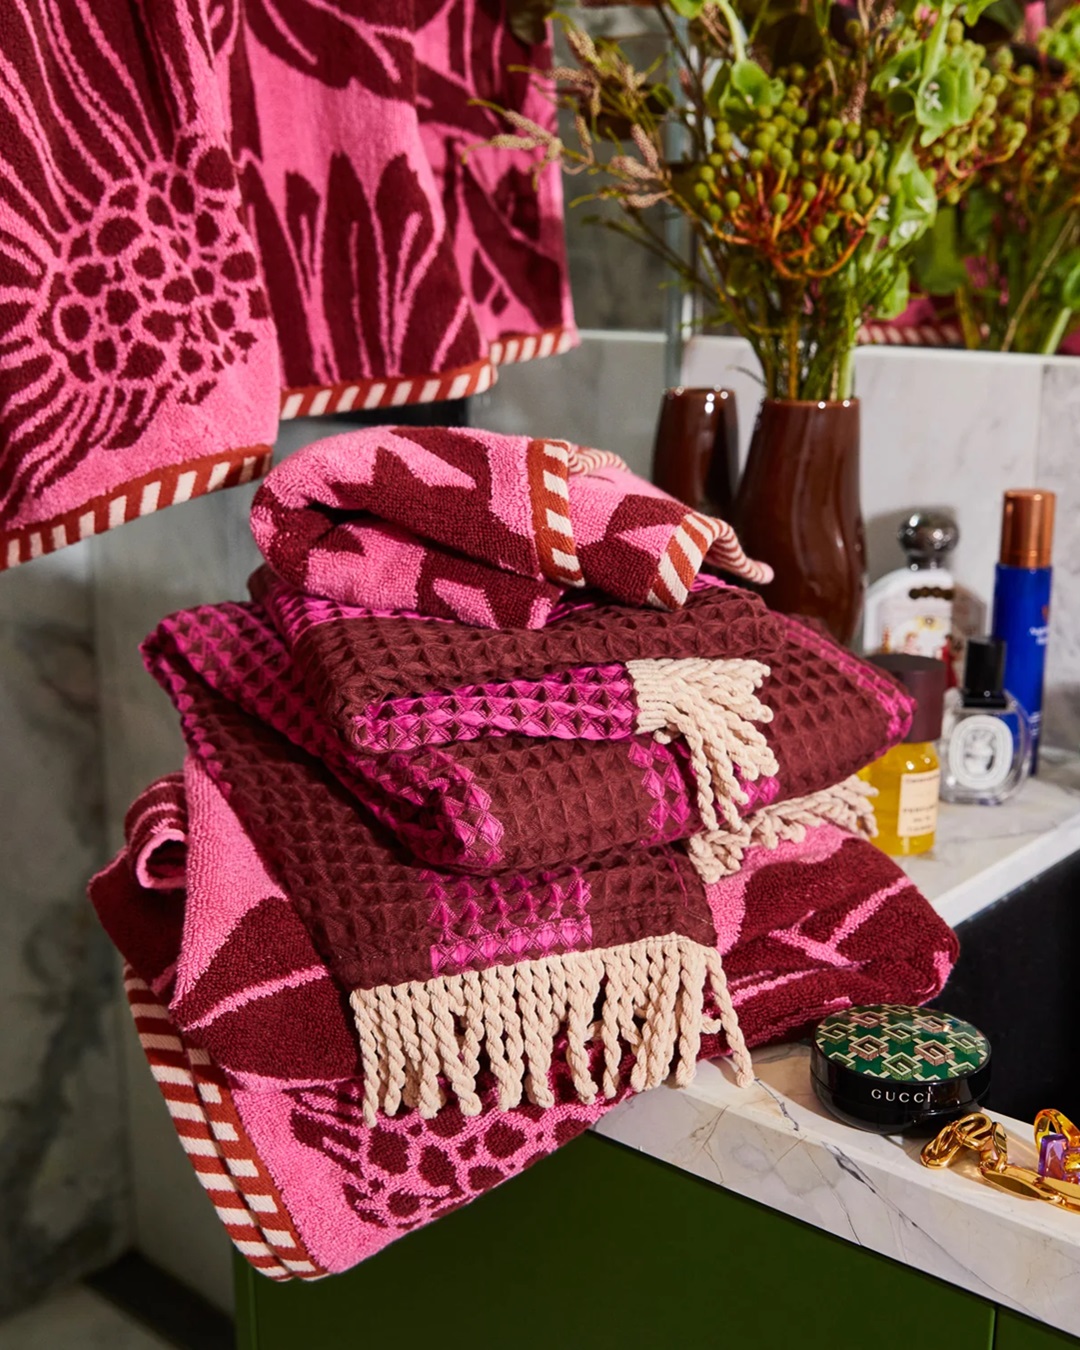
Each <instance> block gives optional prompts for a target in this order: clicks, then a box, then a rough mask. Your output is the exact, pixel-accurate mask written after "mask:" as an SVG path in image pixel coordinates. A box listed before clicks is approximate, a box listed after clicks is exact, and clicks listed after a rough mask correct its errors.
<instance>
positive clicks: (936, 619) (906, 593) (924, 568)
mask: <svg viewBox="0 0 1080 1350" xmlns="http://www.w3.org/2000/svg"><path fill="white" fill-rule="evenodd" d="M896 537H897V539H898V540H899V541H900V547H901V548H902V549H903V550H904V557H905V559H906V565H905V566H904V567H898V568H897V569H896V571H894V572H889V573H888V574H887V575H886V576H883V577H882V578H881V579H880V580H879V581H875V582H874V584H873V585H872V586H871V587H870V589H869V590H868V591H867V593H866V611H865V618H864V621H863V651H865V652H867V653H871V652H909V653H911V654H912V655H913V656H932V657H934V658H935V659H936V660H938V661H945V662H946V663H947V662H948V660H949V638H950V636H951V634H952V627H953V599H954V595H955V589H954V584H953V578H952V573H951V572H950V571H949V566H948V559H949V555H950V554H951V553H952V551H953V549H954V548H955V547H956V544H957V541H958V540H959V538H960V531H959V530H958V529H957V527H956V521H955V520H954V519H953V517H952V516H951V515H950V514H949V513H948V512H947V511H916V512H914V513H913V514H912V515H910V516H908V517H907V519H906V520H904V521H903V522H902V523H901V525H900V528H899V529H898V530H897V532H896Z"/></svg>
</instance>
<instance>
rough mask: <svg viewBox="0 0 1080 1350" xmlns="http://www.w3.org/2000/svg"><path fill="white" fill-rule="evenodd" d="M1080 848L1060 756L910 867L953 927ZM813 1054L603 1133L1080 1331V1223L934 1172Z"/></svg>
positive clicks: (944, 826) (782, 1056)
mask: <svg viewBox="0 0 1080 1350" xmlns="http://www.w3.org/2000/svg"><path fill="white" fill-rule="evenodd" d="M1078 849H1080V757H1074V756H1066V755H1062V754H1054V753H1052V752H1047V753H1046V755H1045V758H1044V761H1043V764H1042V766H1041V767H1040V775H1039V778H1038V779H1033V780H1031V781H1030V782H1028V783H1026V784H1025V785H1024V787H1023V789H1022V790H1021V791H1020V793H1019V794H1018V795H1017V797H1016V798H1015V799H1014V800H1013V801H1012V802H1009V803H1007V804H1006V805H1004V806H1001V807H996V808H995V807H960V806H947V805H945V804H943V805H942V812H941V816H940V818H939V823H938V835H937V846H936V848H935V850H934V853H933V855H928V856H926V857H922V858H913V859H910V860H909V861H908V862H907V864H906V870H907V871H908V873H909V874H910V876H911V877H912V879H913V880H914V881H915V882H916V884H917V885H918V886H919V887H920V889H921V890H922V891H923V893H924V894H925V895H926V896H927V897H928V898H929V899H930V900H931V902H932V903H933V905H934V907H935V909H937V910H938V912H939V913H941V914H942V916H943V917H944V918H945V919H946V920H947V921H948V922H949V923H952V924H957V923H960V922H962V921H963V920H964V919H966V918H970V917H971V916H972V915H974V914H976V913H978V912H979V911H980V910H981V909H984V908H986V906H988V905H991V904H993V903H994V902H995V901H996V900H999V899H1001V898H1002V897H1003V896H1005V895H1007V894H1008V893H1009V891H1011V890H1013V889H1014V888H1015V887H1017V886H1019V885H1021V884H1023V883H1024V882H1025V881H1028V880H1030V879H1031V878H1032V877H1035V876H1038V875H1039V874H1040V873H1041V872H1043V871H1045V870H1046V869H1047V868H1048V867H1052V866H1053V865H1054V863H1056V862H1058V861H1059V860H1060V859H1062V858H1064V857H1067V856H1068V855H1069V854H1070V853H1073V852H1075V851H1077V850H1078ZM809 1060H810V1052H809V1048H808V1047H807V1046H806V1045H784V1046H775V1047H771V1048H769V1049H766V1050H763V1051H758V1052H756V1053H755V1055H754V1067H755V1071H756V1074H757V1081H756V1082H755V1084H754V1086H753V1087H752V1088H749V1089H747V1090H745V1091H740V1090H739V1089H738V1088H737V1087H736V1086H735V1084H734V1080H733V1078H732V1076H731V1073H730V1070H729V1069H728V1067H727V1066H726V1065H718V1064H703V1065H701V1066H700V1067H699V1070H698V1074H697V1077H696V1078H695V1080H694V1082H693V1083H692V1084H691V1085H690V1087H688V1088H684V1089H674V1088H666V1087H665V1088H659V1089H657V1090H656V1091H654V1092H648V1093H645V1094H644V1095H643V1096H641V1097H635V1098H633V1099H632V1100H630V1101H628V1102H626V1103H624V1104H623V1105H622V1106H620V1107H619V1108H617V1109H616V1110H615V1111H613V1112H611V1114H610V1115H608V1116H606V1117H605V1118H604V1119H603V1120H602V1121H600V1122H599V1124H598V1125H596V1126H595V1127H594V1128H595V1129H596V1130H597V1132H598V1133H599V1134H603V1135H605V1136H607V1137H608V1138H610V1139H614V1140H617V1141H618V1142H619V1143H622V1144H625V1145H628V1146H630V1147H632V1148H638V1149H640V1150H641V1151H642V1152H644V1153H647V1154H649V1155H650V1156H652V1157H654V1158H659V1159H661V1160H662V1161H664V1162H667V1163H671V1164H672V1165H674V1166H676V1167H681V1168H683V1169H684V1170H685V1171H687V1172H692V1173H693V1174H694V1175H695V1176H698V1177H701V1178H703V1179H704V1180H706V1181H711V1182H714V1183H715V1184H716V1185H718V1186H724V1187H727V1188H728V1189H730V1190H733V1191H735V1192H737V1193H738V1194H740V1195H745V1196H748V1197H749V1198H750V1199H753V1200H757V1201H759V1202H760V1203H762V1204H765V1205H770V1206H771V1207H772V1208H774V1209H778V1210H781V1211H782V1212H783V1213H785V1214H788V1215H790V1216H791V1217H793V1218H796V1219H801V1220H803V1221H804V1222H806V1223H810V1224H813V1225H814V1226H815V1227H816V1228H821V1229H824V1230H825V1231H827V1232H829V1233H833V1234H835V1235H836V1236H838V1237H842V1238H846V1239H847V1240H848V1241H851V1242H856V1243H858V1244H859V1245H860V1246H863V1247H868V1248H870V1249H871V1250H873V1251H876V1252H880V1253H881V1254H882V1255H884V1256H889V1257H892V1258H893V1259H895V1260H897V1261H903V1262H905V1263H906V1264H907V1265H910V1266H913V1267H916V1268H917V1269H919V1270H923V1271H926V1272H927V1273H929V1274H932V1275H936V1276H937V1277H938V1278H940V1279H943V1280H947V1281H949V1282H950V1283H951V1284H955V1285H958V1286H960V1287H961V1288H964V1289H968V1290H970V1291H971V1292H972V1293H975V1294H978V1295H980V1296H982V1297H983V1298H986V1299H990V1300H991V1301H993V1302H995V1303H999V1304H1002V1305H1004V1306H1006V1307H1009V1308H1013V1309H1015V1310H1016V1311H1018V1312H1021V1313H1025V1314H1027V1315H1028V1316H1030V1317H1034V1318H1037V1319H1039V1320H1040V1321H1042V1322H1046V1323H1048V1324H1049V1325H1051V1326H1055V1327H1058V1328H1059V1329H1061V1330H1062V1331H1067V1332H1070V1333H1072V1334H1073V1335H1077V1336H1080V1214H1072V1213H1067V1212H1064V1211H1061V1210H1057V1209H1055V1208H1054V1207H1053V1206H1051V1205H1047V1204H1044V1203H1042V1202H1040V1201H1037V1200H1025V1199H1021V1198H1019V1197H1016V1196H1011V1195H1008V1194H1006V1193H1005V1192H1002V1191H998V1190H995V1189H994V1188H993V1187H991V1186H987V1185H986V1184H985V1183H983V1182H982V1181H981V1180H979V1178H978V1176H977V1173H975V1172H974V1169H973V1168H971V1167H970V1166H969V1165H964V1164H960V1165H956V1166H954V1167H952V1168H950V1169H948V1170H945V1171H933V1172H931V1171H929V1170H927V1169H926V1168H924V1167H922V1166H921V1165H920V1164H919V1162H918V1154H919V1149H920V1147H921V1141H917V1140H905V1139H903V1138H901V1137H893V1136H882V1135H877V1134H870V1133H868V1132H865V1131H861V1130H855V1129H852V1128H850V1127H849V1126H847V1125H844V1124H842V1123H841V1122H840V1121H837V1120H834V1119H833V1117H831V1116H830V1115H828V1114H827V1113H826V1111H825V1110H824V1108H823V1107H822V1106H821V1104H820V1103H819V1102H818V1100H817V1098H816V1096H815V1095H814V1092H813V1089H812V1087H811V1085H810V1068H809ZM992 1114H994V1115H995V1117H996V1119H998V1120H1000V1121H1001V1122H1002V1123H1003V1124H1004V1125H1005V1128H1006V1130H1007V1131H1008V1134H1009V1138H1010V1157H1011V1158H1013V1159H1014V1161H1016V1162H1018V1163H1021V1164H1023V1165H1027V1166H1033V1165H1034V1146H1033V1144H1032V1142H1031V1125H1030V1123H1026V1124H1025V1123H1023V1122H1020V1121H1015V1120H1011V1119H1010V1118H1009V1117H1007V1116H1003V1115H1001V1114H1000V1113H996V1112H995V1113H992Z"/></svg>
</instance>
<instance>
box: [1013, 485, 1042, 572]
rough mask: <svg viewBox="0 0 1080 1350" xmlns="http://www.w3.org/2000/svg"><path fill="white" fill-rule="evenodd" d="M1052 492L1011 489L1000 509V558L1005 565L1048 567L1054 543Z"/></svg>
mask: <svg viewBox="0 0 1080 1350" xmlns="http://www.w3.org/2000/svg"><path fill="white" fill-rule="evenodd" d="M1054 502H1055V497H1054V494H1053V493H1052V492H1044V491H1043V490H1042V489H1041V488H1010V489H1009V491H1008V492H1006V494H1005V504H1004V506H1003V508H1002V512H1001V561H1002V562H1003V563H1004V564H1005V566H1006V567H1049V566H1050V551H1051V548H1052V547H1053V543H1054Z"/></svg>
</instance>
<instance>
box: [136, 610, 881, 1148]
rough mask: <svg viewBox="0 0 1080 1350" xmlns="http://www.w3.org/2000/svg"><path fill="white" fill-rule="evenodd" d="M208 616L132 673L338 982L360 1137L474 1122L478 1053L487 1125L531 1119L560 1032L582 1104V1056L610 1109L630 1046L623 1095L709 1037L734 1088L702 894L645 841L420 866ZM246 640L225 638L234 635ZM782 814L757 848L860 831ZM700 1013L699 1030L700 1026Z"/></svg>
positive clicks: (254, 663)
mask: <svg viewBox="0 0 1080 1350" xmlns="http://www.w3.org/2000/svg"><path fill="white" fill-rule="evenodd" d="M213 612H214V609H213V608H212V607H211V608H209V609H208V610H205V611H198V612H196V619H197V620H198V616H199V615H203V616H205V615H206V614H208V613H213ZM218 612H219V613H220V612H224V613H225V615H226V618H225V619H224V620H222V623H221V625H220V626H219V628H218V629H215V628H214V627H213V626H212V625H210V624H207V623H206V622H205V618H204V620H203V621H202V622H201V623H200V622H196V623H195V624H194V625H188V626H187V627H188V631H187V634H186V636H184V634H183V629H184V627H185V626H184V625H182V624H181V625H177V624H176V623H167V624H165V625H163V626H162V628H161V629H159V631H158V633H157V634H156V635H155V636H154V637H153V638H152V639H151V640H150V641H149V642H148V644H147V647H146V653H147V658H148V663H149V665H150V667H151V669H152V671H153V673H154V674H155V675H156V677H157V678H158V679H159V681H160V682H161V683H162V685H163V686H164V687H165V688H166V689H167V691H168V692H169V693H170V695H171V697H172V698H173V701H174V703H175V704H176V706H177V707H178V709H179V711H180V713H181V721H182V725H183V727H184V732H185V736H186V737H187V740H188V744H189V747H190V749H191V752H192V753H193V754H195V755H198V756H199V757H200V758H201V759H202V761H203V763H204V764H205V765H206V766H207V768H208V769H209V770H210V771H211V773H212V774H213V775H214V776H215V779H216V781H218V782H219V783H220V784H221V785H222V788H223V790H224V791H225V793H226V795H227V797H228V800H229V804H230V806H231V807H232V808H233V810H235V812H236V814H237V816H238V818H239V819H240V821H241V823H242V826H243V828H244V830H245V831H246V833H247V834H248V836H249V837H250V839H251V840H252V843H253V846H254V848H255V849H256V851H257V852H258V853H259V855H260V856H261V857H262V858H263V859H264V860H265V862H266V865H267V866H268V868H269V869H270V871H271V873H272V874H273V875H274V876H275V877H276V878H277V879H278V880H279V884H281V886H282V887H283V889H284V891H285V893H286V894H287V895H288V896H289V898H290V900H291V902H292V904H293V905H294V906H295V908H296V911H297V913H298V914H299V915H300V918H301V919H302V921H303V923H304V925H305V927H306V928H307V929H308V931H309V932H310V934H311V937H312V940H313V942H314V944H315V947H316V948H317V949H318V951H319V953H320V955H321V957H322V958H323V959H324V960H325V961H326V963H327V965H328V966H329V968H330V970H331V972H332V974H333V975H334V977H335V979H336V980H337V981H338V982H339V983H340V984H341V985H343V986H344V987H346V988H348V989H350V990H351V991H352V1005H353V1011H354V1014H355V1019H356V1028H357V1035H358V1040H359V1046H360V1053H361V1057H362V1062H363V1066H364V1075H365V1080H366V1083H367V1089H366V1096H365V1101H364V1107H365V1111H366V1112H367V1115H368V1119H369V1121H371V1122H374V1120H375V1118H376V1111H377V1110H378V1109H382V1110H383V1111H387V1112H390V1113H392V1112H393V1111H394V1110H395V1109H396V1107H397V1105H398V1104H400V1102H401V1101H402V1100H404V1101H405V1102H406V1103H407V1104H409V1105H415V1106H416V1107H417V1108H418V1109H419V1111H420V1113H421V1114H422V1115H424V1116H425V1117H427V1116H431V1115H434V1114H436V1113H437V1112H438V1110H439V1108H440V1105H441V1104H442V1101H443V1098H444V1093H446V1092H448V1093H449V1095H450V1096H453V1097H456V1098H457V1099H458V1100H459V1102H460V1103H461V1105H462V1109H463V1110H464V1111H465V1113H466V1114H471V1113H472V1112H474V1111H475V1110H477V1109H479V1097H478V1085H477V1082H478V1080H477V1074H478V1065H479V1060H478V1059H477V1058H476V1055H479V1053H480V1050H481V1047H482V1048H483V1051H484V1052H485V1054H486V1056H487V1061H488V1063H489V1064H490V1066H491V1071H492V1073H493V1074H494V1075H495V1078H496V1080H497V1082H498V1084H499V1091H500V1097H499V1101H500V1104H501V1105H502V1106H504V1107H509V1106H511V1105H514V1104H516V1103H517V1101H519V1100H520V1097H521V1093H522V1092H523V1091H524V1092H525V1095H526V1096H527V1097H528V1098H529V1099H530V1100H532V1101H534V1103H536V1104H539V1105H542V1106H545V1105H548V1104H550V1100H551V1099H550V1093H549V1091H548V1089H547V1088H546V1087H545V1085H544V1079H543V1071H544V1070H543V1066H544V1065H546V1064H548V1063H550V1060H551V1056H552V1054H553V1053H554V1051H555V1044H556V1040H557V1039H558V1037H559V1036H562V1035H565V1037H566V1040H567V1053H568V1065H569V1067H570V1069H571V1073H572V1081H573V1082H574V1084H575V1087H576V1090H577V1091H578V1092H579V1094H580V1096H581V1098H582V1100H583V1101H586V1102H588V1101H590V1100H592V1099H593V1097H594V1096H595V1095H596V1092H597V1090H598V1087H597V1084H596V1082H595V1081H594V1079H593V1077H592V1076H591V1072H590V1070H589V1066H588V1059H589V1055H590V1053H591V1052H592V1049H593V1048H594V1046H595V1045H596V1043H597V1040H598V1039H599V1042H600V1044H601V1045H602V1048H603V1092H604V1095H609V1094H610V1093H612V1092H614V1091H615V1085H616V1082H617V1076H616V1071H617V1069H618V1066H619V1064H620V1062H621V1059H622V1056H623V1055H624V1053H626V1052H627V1050H628V1048H629V1049H630V1050H632V1052H633V1067H632V1070H631V1078H630V1081H631V1084H632V1086H634V1088H635V1089H636V1090H640V1089H641V1088H643V1087H646V1086H652V1085H654V1084H656V1083H658V1082H660V1081H663V1079H665V1078H666V1077H667V1076H668V1074H669V1073H671V1072H674V1075H675V1078H676V1081H685V1080H686V1078H687V1077H688V1076H689V1074H690V1073H691V1071H692V1067H693V1062H694V1059H695V1058H696V1056H697V1047H698V1045H699V1042H700V1038H701V1036H702V1034H705V1033H707V1032H709V1031H710V1030H711V1029H714V1022H715V1029H719V1026H720V1025H721V1024H722V1025H723V1027H724V1030H725V1032H726V1034H727V1037H728V1039H729V1041H730V1043H731V1045H732V1048H733V1050H734V1051H735V1055H736V1064H737V1068H738V1069H739V1071H740V1073H744V1074H745V1072H746V1070H747V1067H748V1066H747V1065H746V1062H745V1059H744V1057H743V1055H742V1050H743V1047H742V1045H741V1042H740V1039H739V1033H738V1026H737V1023H735V1021H734V1018H733V1016H732V1015H731V1014H732V1009H731V1006H730V1003H729V1001H728V996H727V990H726V985H725V981H724V974H723V970H722V969H721V967H720V962H719V960H718V959H717V953H718V948H717V942H716V929H715V923H714V913H713V901H712V898H711V896H712V890H711V886H712V885H715V884H716V881H715V880H714V879H713V878H711V877H710V876H709V874H708V873H707V871H706V870H705V869H704V868H702V867H700V865H695V864H696V863H697V860H696V859H694V858H692V856H691V855H690V854H688V853H687V852H686V850H684V849H680V848H678V847H672V846H671V845H668V844H663V843H661V844H656V843H654V842H653V841H652V839H651V837H646V839H644V840H639V841H634V844H635V845H636V846H634V847H611V846H609V847H608V848H607V850H606V851H605V852H603V853H598V854H594V855H593V856H590V857H587V858H584V859H582V860H581V861H579V862H570V863H567V862H565V861H563V862H561V863H560V864H559V865H558V866H552V867H547V868H540V869H532V870H528V869H521V870H512V869H508V870H504V871H500V872H499V873H497V874H495V875H492V876H486V877H470V876H466V875H461V874H455V873H452V872H448V871H438V870H436V869H434V868H426V867H420V866H417V865H416V862H415V860H414V858H413V857H412V855H411V854H410V853H409V852H407V851H406V849H405V848H403V847H402V845H401V843H400V841H399V840H397V839H395V838H394V837H393V835H392V834H390V833H389V832H387V831H386V830H384V829H381V828H380V827H379V825H377V824H376V823H375V821H374V820H373V819H372V818H371V817H370V816H369V815H368V814H367V813H366V812H365V811H364V810H363V809H362V807H361V803H365V804H366V805H367V806H368V807H369V808H371V810H372V813H373V814H374V815H381V814H382V811H381V806H382V804H381V803H380V802H379V801H378V799H377V797H376V794H374V793H373V792H372V791H371V779H370V778H366V777H361V776H360V775H359V774H357V773H356V772H355V770H356V765H357V762H358V761H357V758H356V756H355V753H354V752H346V751H345V749H344V747H343V744H342V742H341V741H340V738H338V737H336V736H334V734H333V732H332V731H331V730H330V729H329V728H328V727H327V726H326V724H325V723H323V722H322V721H321V719H320V718H319V717H318V714H317V712H316V710H315V709H314V708H313V707H312V705H311V704H310V703H308V702H306V701H305V700H304V698H303V694H302V690H299V689H298V688H297V686H295V684H294V685H292V686H291V687H290V686H289V683H288V678H287V668H288V667H287V653H284V651H283V648H282V646H281V644H280V642H279V641H278V645H277V648H276V652H275V649H274V645H273V639H274V638H275V635H273V634H272V633H268V631H267V629H266V627H265V624H264V626H263V641H262V642H260V641H258V640H257V638H256V636H254V635H253V630H254V626H255V617H254V612H253V611H252V610H251V609H250V608H249V607H243V606H222V607H220V608H219V610H218ZM245 622H246V623H247V624H248V626H249V634H248V637H247V638H246V639H243V640H241V639H238V638H236V636H235V633H236V631H238V630H241V629H242V627H243V625H244V623H245ZM230 629H231V630H232V635H231V636H230ZM177 632H181V640H180V641H179V642H178V641H177V640H176V634H177ZM223 635H224V636H223ZM245 643H246V648H245ZM244 651H246V654H245V655H244V656H243V659H242V660H238V653H241V652H244ZM714 664H716V665H717V666H722V665H723V664H724V663H722V662H717V663H714ZM238 669H239V675H238V676H237V670H238ZM230 680H232V681H233V684H232V685H230V683H229V681H230ZM215 685H218V686H220V687H219V688H215ZM253 691H254V692H253ZM234 698H236V699H239V701H234ZM272 727H278V728H280V729H281V730H282V731H284V732H285V735H286V736H287V737H288V739H284V738H283V737H282V736H281V735H280V734H278V732H277V731H275V730H273V729H272ZM849 793H850V790H849ZM358 799H359V800H358ZM699 800H700V798H699ZM792 805H793V808H794V807H795V806H797V807H798V810H797V811H796V810H794V809H793V810H792V811H791V813H790V815H787V816H780V817H778V818H777V819H776V821H775V825H774V828H773V829H772V830H771V832H769V833H767V834H766V835H765V836H764V837H765V841H766V842H768V843H770V844H772V845H774V846H776V845H779V844H780V843H781V842H782V841H783V840H784V839H785V838H786V839H791V840H799V839H802V838H804V837H805V834H806V829H807V827H813V826H815V825H817V824H819V823H820V822H821V820H823V819H834V820H844V821H845V823H850V824H852V825H856V826H857V825H859V824H860V823H862V819H863V818H864V816H865V810H863V811H861V812H860V809H859V808H860V807H862V808H865V799H864V798H858V797H857V796H854V794H853V795H849V796H848V797H847V798H846V799H845V798H844V797H843V795H842V792H841V790H840V789H836V790H835V795H833V796H831V797H829V798H828V800H827V802H823V803H822V804H821V805H820V806H819V805H817V804H816V803H815V802H814V800H813V799H807V798H802V799H799V801H798V803H794V804H792ZM778 809H780V808H773V807H769V808H765V809H764V811H763V812H759V813H757V814H758V815H767V814H768V812H770V811H774V810H778ZM752 842H753V840H752V837H748V838H747V839H746V840H744V841H742V849H743V850H745V847H747V846H749V845H750V844H751V843H752ZM727 870H730V868H729V869H727ZM716 876H719V873H717V874H716ZM714 997H715V1000H716V1014H717V1017H716V1018H714V1017H713V1016H712V1014H711V1013H710V1012H709V1011H708V1009H709V1006H710V1003H711V1000H712V999H713V998H714ZM600 1003H602V1009H601V1012H600V1014H599V1018H600V1020H599V1021H598V1022H597V1021H595V1020H594V1015H595V1014H596V1009H597V1007H598V1006H599V1005H600ZM642 1028H643V1029H642ZM459 1036H463V1037H464V1038H465V1039H464V1045H465V1046H466V1047H467V1046H468V1045H469V1044H470V1043H471V1042H472V1040H473V1039H475V1044H474V1046H473V1049H474V1051H475V1052H476V1055H472V1054H470V1053H467V1052H466V1051H465V1050H462V1049H461V1047H460V1046H459V1039H458V1038H459ZM463 1056H464V1058H463ZM515 1064H516V1065H517V1068H516V1070H515V1067H514V1066H515ZM523 1070H524V1071H525V1078H524V1080H522V1076H521V1075H522V1071H523Z"/></svg>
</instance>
